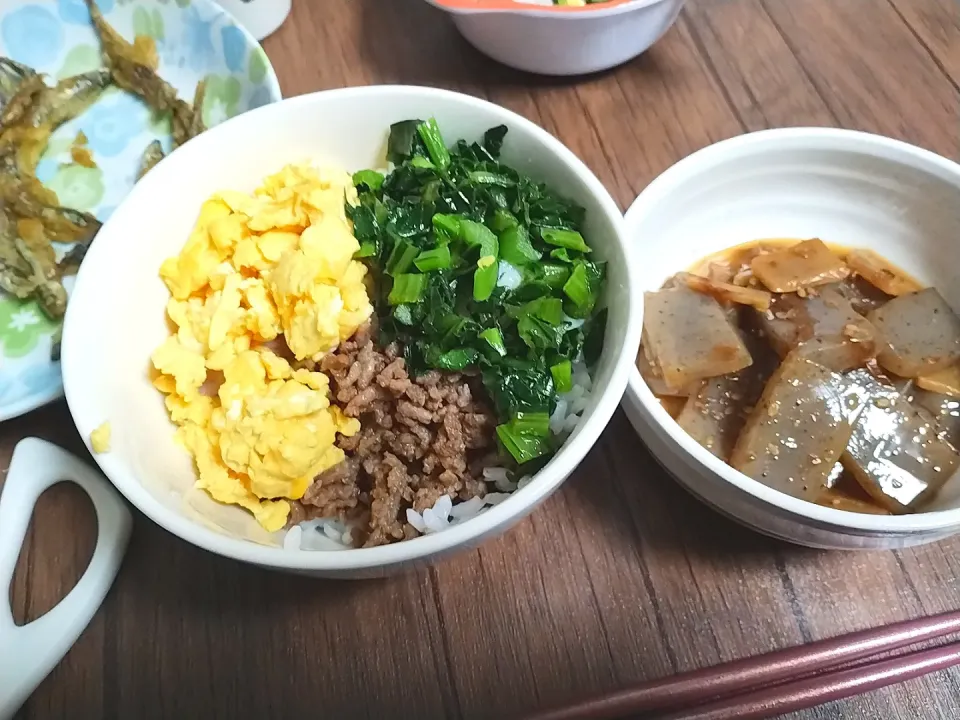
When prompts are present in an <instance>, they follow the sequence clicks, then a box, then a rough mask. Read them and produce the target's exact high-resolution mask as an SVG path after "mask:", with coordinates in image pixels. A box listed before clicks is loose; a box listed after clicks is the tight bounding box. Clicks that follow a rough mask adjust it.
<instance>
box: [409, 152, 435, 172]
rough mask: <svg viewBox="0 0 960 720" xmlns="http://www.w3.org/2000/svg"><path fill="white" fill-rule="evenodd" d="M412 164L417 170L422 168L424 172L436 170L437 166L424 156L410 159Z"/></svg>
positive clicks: (415, 156)
mask: <svg viewBox="0 0 960 720" xmlns="http://www.w3.org/2000/svg"><path fill="white" fill-rule="evenodd" d="M410 164H411V165H413V167H415V168H420V169H422V170H436V169H437V166H436V165H434V164H433V163H432V162H430V160H428V159H427V158H425V157H424V156H423V155H414V156H413V157H412V158H410Z"/></svg>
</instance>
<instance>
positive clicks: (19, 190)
mask: <svg viewBox="0 0 960 720" xmlns="http://www.w3.org/2000/svg"><path fill="white" fill-rule="evenodd" d="M51 196H52V198H51ZM51 199H52V200H54V201H56V194H54V193H51V192H50V191H49V190H47V189H46V188H44V187H43V186H42V185H40V183H39V181H37V180H36V178H32V177H31V178H29V179H18V178H16V177H13V176H11V175H8V174H0V201H2V202H3V203H4V205H5V206H6V207H7V208H8V209H9V210H10V211H11V212H13V213H14V214H15V215H17V216H18V217H21V218H35V219H37V220H40V221H41V222H43V226H44V230H45V233H46V236H47V238H48V239H49V240H51V241H53V242H65V243H69V242H79V243H88V242H90V241H91V240H92V239H93V237H94V235H96V234H97V232H98V231H99V230H100V225H101V224H100V221H99V220H97V219H96V218H95V217H94V216H93V215H91V214H90V213H87V212H83V211H81V210H74V209H73V208H67V207H60V206H59V205H56V204H51V203H50V202H49V201H50V200H51Z"/></svg>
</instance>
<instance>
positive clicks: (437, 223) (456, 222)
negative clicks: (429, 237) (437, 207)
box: [433, 213, 463, 240]
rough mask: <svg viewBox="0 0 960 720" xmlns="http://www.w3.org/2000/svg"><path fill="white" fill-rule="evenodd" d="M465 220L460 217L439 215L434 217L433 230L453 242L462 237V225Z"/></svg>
mask: <svg viewBox="0 0 960 720" xmlns="http://www.w3.org/2000/svg"><path fill="white" fill-rule="evenodd" d="M462 220H463V218H461V217H460V216H459V215H444V214H443V213H437V214H436V215H434V216H433V230H434V232H436V233H437V235H438V236H439V237H441V238H443V239H445V240H453V239H455V238H459V237H460V223H461V222H462Z"/></svg>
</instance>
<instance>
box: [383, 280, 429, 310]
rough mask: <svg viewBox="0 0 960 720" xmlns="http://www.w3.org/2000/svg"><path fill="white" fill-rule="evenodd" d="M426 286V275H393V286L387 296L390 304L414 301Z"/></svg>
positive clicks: (418, 298)
mask: <svg viewBox="0 0 960 720" xmlns="http://www.w3.org/2000/svg"><path fill="white" fill-rule="evenodd" d="M426 287H427V276H426V275H418V274H411V273H405V274H401V275H395V276H394V278H393V288H392V289H391V290H390V295H389V296H388V297H387V302H388V303H389V304H390V305H404V304H406V303H415V302H417V301H418V300H420V297H421V296H422V295H423V291H424V290H425V289H426Z"/></svg>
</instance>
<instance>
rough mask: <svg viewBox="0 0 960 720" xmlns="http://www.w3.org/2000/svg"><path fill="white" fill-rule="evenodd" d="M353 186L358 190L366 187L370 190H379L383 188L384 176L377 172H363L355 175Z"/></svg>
mask: <svg viewBox="0 0 960 720" xmlns="http://www.w3.org/2000/svg"><path fill="white" fill-rule="evenodd" d="M353 184H354V185H356V186H357V188H361V187H363V186H366V189H368V190H379V189H380V188H381V187H382V186H383V175H381V174H380V173H378V172H377V171H376V170H361V171H360V172H356V173H354V174H353Z"/></svg>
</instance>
